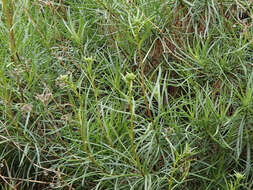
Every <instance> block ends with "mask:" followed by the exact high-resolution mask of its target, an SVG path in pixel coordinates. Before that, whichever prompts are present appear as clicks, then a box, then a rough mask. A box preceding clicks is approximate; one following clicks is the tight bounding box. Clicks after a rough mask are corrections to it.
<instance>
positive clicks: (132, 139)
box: [129, 81, 144, 176]
mask: <svg viewBox="0 0 253 190" xmlns="http://www.w3.org/2000/svg"><path fill="white" fill-rule="evenodd" d="M131 89H132V81H130V84H129V109H130V122H131V124H130V125H131V128H130V139H131V147H132V151H133V153H134V157H135V161H136V165H137V168H138V170H139V171H140V172H141V175H142V176H144V172H143V170H142V168H141V163H140V159H139V157H138V155H137V153H136V149H135V147H134V114H133V104H132V93H131V91H132V90H131Z"/></svg>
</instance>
